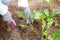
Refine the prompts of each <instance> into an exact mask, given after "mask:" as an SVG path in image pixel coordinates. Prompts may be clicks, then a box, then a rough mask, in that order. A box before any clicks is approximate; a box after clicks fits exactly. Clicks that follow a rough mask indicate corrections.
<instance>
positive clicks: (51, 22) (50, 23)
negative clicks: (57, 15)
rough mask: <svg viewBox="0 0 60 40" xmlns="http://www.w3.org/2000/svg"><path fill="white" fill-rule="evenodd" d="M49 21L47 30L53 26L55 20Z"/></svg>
mask: <svg viewBox="0 0 60 40" xmlns="http://www.w3.org/2000/svg"><path fill="white" fill-rule="evenodd" d="M47 21H48V23H47V28H48V29H49V28H50V27H51V26H52V24H53V19H48V20H47Z"/></svg>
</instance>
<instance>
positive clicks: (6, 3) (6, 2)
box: [1, 0, 12, 6]
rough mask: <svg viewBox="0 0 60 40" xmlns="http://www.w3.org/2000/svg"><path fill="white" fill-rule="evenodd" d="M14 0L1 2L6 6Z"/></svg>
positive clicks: (2, 0)
mask: <svg viewBox="0 0 60 40" xmlns="http://www.w3.org/2000/svg"><path fill="white" fill-rule="evenodd" d="M11 1H12V0H1V3H3V4H4V5H6V6H9V4H10V3H11Z"/></svg>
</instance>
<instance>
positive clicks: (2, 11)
mask: <svg viewBox="0 0 60 40" xmlns="http://www.w3.org/2000/svg"><path fill="white" fill-rule="evenodd" d="M7 11H8V7H7V6H5V5H3V4H2V3H0V14H1V15H4V14H5V13H7Z"/></svg>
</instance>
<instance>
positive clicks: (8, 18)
mask: <svg viewBox="0 0 60 40" xmlns="http://www.w3.org/2000/svg"><path fill="white" fill-rule="evenodd" d="M2 16H3V19H4V21H7V22H8V23H9V24H10V25H11V26H12V27H16V23H15V21H14V20H13V18H12V16H11V13H10V12H9V11H8V12H7V13H6V14H4V15H2Z"/></svg>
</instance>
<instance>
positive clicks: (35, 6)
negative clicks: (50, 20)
mask: <svg viewBox="0 0 60 40" xmlns="http://www.w3.org/2000/svg"><path fill="white" fill-rule="evenodd" d="M12 1H13V2H12V3H11V5H10V6H9V11H10V12H11V14H12V17H13V18H14V20H15V21H16V23H17V25H20V24H24V25H26V20H24V19H19V17H18V15H17V11H18V8H17V0H12ZM30 8H31V11H34V10H37V11H38V10H43V9H45V8H49V7H48V4H47V3H46V2H43V0H30ZM51 9H60V3H59V2H55V1H53V2H52V4H51ZM2 18H3V17H2V16H0V40H41V36H42V35H41V30H42V28H41V21H39V20H35V21H34V22H33V27H34V31H32V30H31V27H30V25H26V26H27V28H26V29H25V30H22V29H20V30H19V29H15V28H11V27H10V25H9V24H8V23H7V22H4V21H3V19H2ZM56 18H57V20H58V21H59V23H60V14H58V15H56ZM53 29H54V30H53ZM57 29H58V27H55V26H54V25H53V26H52V27H51V28H50V30H49V31H50V34H51V35H52V36H53V33H54V32H55V31H56V30H57Z"/></svg>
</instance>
